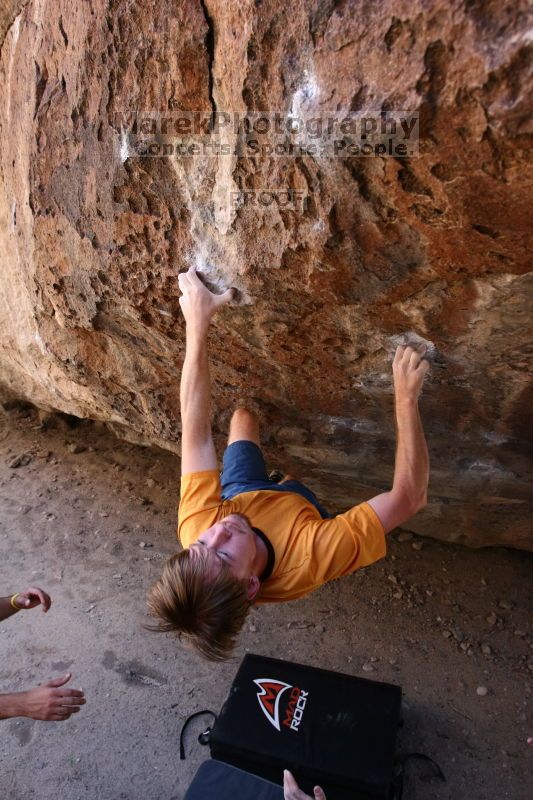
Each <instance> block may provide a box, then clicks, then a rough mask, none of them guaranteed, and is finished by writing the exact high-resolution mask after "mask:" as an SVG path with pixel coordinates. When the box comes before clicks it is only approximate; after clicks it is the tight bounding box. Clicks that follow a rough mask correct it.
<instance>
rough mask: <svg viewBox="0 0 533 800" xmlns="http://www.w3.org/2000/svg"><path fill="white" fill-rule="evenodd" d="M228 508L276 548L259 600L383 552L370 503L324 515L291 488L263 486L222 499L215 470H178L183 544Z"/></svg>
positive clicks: (312, 583)
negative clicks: (275, 488)
mask: <svg viewBox="0 0 533 800" xmlns="http://www.w3.org/2000/svg"><path fill="white" fill-rule="evenodd" d="M229 514H245V515H246V516H247V517H248V519H249V520H250V523H251V524H252V525H253V526H254V527H255V528H260V530H262V531H263V533H264V534H265V535H266V536H267V537H268V539H269V540H270V542H271V543H272V547H273V548H274V553H275V562H274V568H273V571H272V574H271V576H270V577H269V578H268V579H267V580H266V581H265V582H264V583H263V585H262V587H261V591H260V594H259V596H258V598H257V602H260V603H261V602H263V603H275V602H281V601H283V600H295V599H296V598H298V597H303V596H304V595H306V594H308V593H309V592H312V591H313V590H314V589H318V587H319V586H322V584H324V583H326V582H327V581H331V580H333V579H334V578H340V577H341V576H342V575H349V574H350V572H354V571H355V570H357V569H359V568H360V567H366V566H368V565H369V564H372V563H373V562H374V561H377V560H378V559H380V558H383V556H384V555H385V553H386V547H385V532H384V530H383V526H382V524H381V522H380V520H379V517H378V516H377V514H376V512H375V511H374V509H373V508H372V507H371V506H369V505H368V503H361V504H360V505H357V506H354V507H353V508H350V509H349V510H348V511H346V512H345V513H344V514H337V516H336V517H332V518H331V519H323V518H322V517H321V516H320V512H319V511H318V509H316V508H315V506H314V505H313V504H312V503H310V502H309V501H308V500H306V499H305V498H304V497H302V496H301V495H299V494H296V493H295V492H280V491H270V490H268V489H261V490H258V491H251V492H243V493H242V494H238V495H235V497H232V498H231V500H222V497H221V487H220V478H219V473H218V470H216V469H209V470H204V471H202V472H189V473H187V474H186V475H182V477H181V497H180V504H179V509H178V538H179V539H180V541H181V544H182V545H183V547H188V546H189V545H190V544H192V543H193V542H195V541H196V539H197V538H198V537H199V536H200V534H202V533H203V531H205V530H206V529H207V528H209V527H211V525H214V524H215V522H218V521H219V520H221V519H224V517H227V516H228V515H229Z"/></svg>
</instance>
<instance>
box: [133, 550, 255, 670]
mask: <svg viewBox="0 0 533 800" xmlns="http://www.w3.org/2000/svg"><path fill="white" fill-rule="evenodd" d="M251 605H252V602H251V600H250V599H249V598H248V594H247V581H246V580H245V579H244V580H241V579H239V578H236V577H235V576H234V575H233V574H232V572H231V570H230V569H229V567H228V566H227V565H226V564H222V566H221V569H220V572H219V573H218V574H217V575H215V576H209V575H208V554H207V553H203V552H196V553H194V556H193V555H192V554H191V552H190V551H189V550H182V551H181V552H179V553H176V554H175V555H173V556H171V557H170V558H169V559H168V560H167V561H166V563H165V566H164V568H163V574H162V575H161V577H160V578H159V580H158V581H156V583H155V584H154V585H153V586H152V588H151V589H150V592H149V594H148V609H149V611H150V613H151V614H152V616H154V617H158V618H159V622H158V624H156V625H145V627H146V628H148V630H152V631H176V632H177V633H178V636H179V638H180V639H185V640H187V641H189V642H190V643H191V644H192V645H193V646H194V647H195V648H196V649H197V650H198V651H199V652H200V653H201V654H202V655H203V656H204V658H207V659H209V660H210V661H225V660H226V659H228V658H229V657H230V656H231V653H232V650H233V648H234V646H235V642H236V639H237V636H238V634H239V632H240V630H241V628H242V626H243V624H244V620H245V619H246V615H247V613H248V611H249V610H250V607H251Z"/></svg>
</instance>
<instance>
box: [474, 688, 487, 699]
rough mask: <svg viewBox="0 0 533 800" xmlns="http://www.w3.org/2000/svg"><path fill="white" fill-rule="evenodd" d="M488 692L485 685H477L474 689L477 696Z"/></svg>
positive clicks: (482, 695)
mask: <svg viewBox="0 0 533 800" xmlns="http://www.w3.org/2000/svg"><path fill="white" fill-rule="evenodd" d="M488 693H489V690H488V689H487V687H486V686H478V687H477V689H476V694H477V695H478V697H485V696H486V695H487V694H488Z"/></svg>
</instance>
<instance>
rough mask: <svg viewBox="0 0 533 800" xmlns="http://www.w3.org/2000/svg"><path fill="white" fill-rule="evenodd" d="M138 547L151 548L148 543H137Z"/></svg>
mask: <svg viewBox="0 0 533 800" xmlns="http://www.w3.org/2000/svg"><path fill="white" fill-rule="evenodd" d="M139 547H142V548H145V547H153V545H152V544H150V542H139Z"/></svg>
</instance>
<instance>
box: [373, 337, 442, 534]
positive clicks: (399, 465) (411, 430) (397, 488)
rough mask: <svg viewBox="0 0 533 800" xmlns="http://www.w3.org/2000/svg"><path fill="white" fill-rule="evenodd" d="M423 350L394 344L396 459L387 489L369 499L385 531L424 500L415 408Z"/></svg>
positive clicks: (423, 453) (423, 449) (425, 469)
mask: <svg viewBox="0 0 533 800" xmlns="http://www.w3.org/2000/svg"><path fill="white" fill-rule="evenodd" d="M423 354H424V353H423V352H417V351H416V350H415V349H414V348H412V347H398V349H397V350H396V355H395V356H394V362H393V365H392V369H393V374H394V400H395V410H396V435H397V445H396V462H395V466H394V481H393V485H392V489H391V490H390V491H389V492H384V493H383V494H378V495H377V496H376V497H373V498H372V500H369V503H370V505H371V506H372V508H373V509H374V511H375V512H376V514H377V515H378V517H379V518H380V520H381V523H382V525H383V527H384V529H385V533H389V532H390V531H392V530H393V529H394V528H396V527H397V526H398V525H401V524H402V523H404V522H407V520H408V519H409V518H410V517H412V516H413V515H414V514H416V512H417V511H420V509H421V508H423V507H424V506H425V505H426V502H427V487H428V480H429V456H428V449H427V445H426V440H425V437H424V431H423V430H422V422H421V420H420V413H419V411H418V397H419V395H420V391H421V389H422V383H423V382H424V377H425V375H426V373H427V371H428V368H429V364H428V362H427V361H426V360H423V359H422V356H423Z"/></svg>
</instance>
